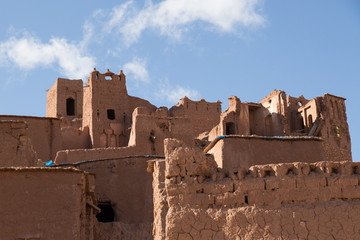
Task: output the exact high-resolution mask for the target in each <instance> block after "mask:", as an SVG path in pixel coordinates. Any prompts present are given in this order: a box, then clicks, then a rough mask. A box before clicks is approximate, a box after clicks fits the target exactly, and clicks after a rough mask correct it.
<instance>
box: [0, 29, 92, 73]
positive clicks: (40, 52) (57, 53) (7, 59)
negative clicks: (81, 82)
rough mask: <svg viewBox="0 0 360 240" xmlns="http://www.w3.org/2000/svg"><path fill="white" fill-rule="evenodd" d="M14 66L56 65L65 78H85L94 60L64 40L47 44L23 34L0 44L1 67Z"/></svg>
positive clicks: (25, 68) (51, 40)
mask: <svg viewBox="0 0 360 240" xmlns="http://www.w3.org/2000/svg"><path fill="white" fill-rule="evenodd" d="M9 64H11V65H15V66H17V67H19V68H20V69H22V70H32V69H35V68H38V67H49V66H53V65H56V66H57V67H58V68H59V70H60V72H61V73H62V74H64V75H65V76H66V77H68V78H85V77H86V76H87V75H88V74H89V72H90V71H91V69H92V67H93V66H94V65H95V58H94V57H91V56H88V55H86V54H84V53H83V50H82V47H81V46H80V45H76V44H73V43H69V42H68V41H67V40H66V39H64V38H51V39H50V40H49V42H48V43H43V42H41V40H40V39H38V38H36V37H34V36H30V35H29V34H24V36H23V37H20V38H19V37H10V38H9V39H7V40H6V41H3V42H0V65H1V66H5V65H9Z"/></svg>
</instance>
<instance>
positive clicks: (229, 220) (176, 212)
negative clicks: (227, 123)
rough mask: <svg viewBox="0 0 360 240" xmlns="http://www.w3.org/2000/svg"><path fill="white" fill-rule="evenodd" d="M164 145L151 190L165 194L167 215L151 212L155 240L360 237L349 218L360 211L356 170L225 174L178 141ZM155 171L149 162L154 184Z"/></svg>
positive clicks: (264, 168)
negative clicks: (159, 177)
mask: <svg viewBox="0 0 360 240" xmlns="http://www.w3.org/2000/svg"><path fill="white" fill-rule="evenodd" d="M165 145H166V149H165V153H166V160H165V174H164V175H163V176H164V178H163V181H164V183H165V184H164V187H163V189H164V190H162V191H160V190H157V191H154V199H156V198H158V199H163V198H164V194H163V192H164V191H165V192H166V201H167V205H168V211H167V213H166V214H164V213H160V212H155V222H154V236H155V239H160V237H159V236H163V235H165V236H166V238H167V239H259V238H267V239H277V238H284V239H327V238H331V237H333V238H335V239H357V238H359V237H360V235H359V231H360V217H359V216H358V214H356V213H355V212H357V211H359V210H360V186H359V176H360V163H353V162H317V163H283V164H269V165H261V166H260V165H259V166H253V167H251V168H249V169H246V168H238V169H234V170H232V171H225V170H223V169H218V168H217V167H216V164H215V161H214V159H212V156H205V155H202V156H201V155H200V154H199V153H196V151H195V150H194V149H191V148H188V147H186V146H184V144H182V143H181V142H178V141H176V140H166V144H165ZM161 164H162V163H155V166H154V170H155V172H154V178H155V176H160V175H161V173H157V172H156V171H162V170H163V168H162V167H160V165H161ZM155 183H156V181H155V180H154V184H155ZM161 186H162V184H161V181H157V187H158V188H160V187H161ZM154 202H156V201H155V200H154ZM164 215H166V216H164ZM159 219H160V220H159ZM164 225H165V227H164ZM160 230H161V231H160Z"/></svg>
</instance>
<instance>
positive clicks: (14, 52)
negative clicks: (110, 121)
mask: <svg viewBox="0 0 360 240" xmlns="http://www.w3.org/2000/svg"><path fill="white" fill-rule="evenodd" d="M1 6H2V8H1V9H2V14H1V15H0V23H1V24H0V73H1V77H0V114H16V115H34V116H45V110H46V89H49V88H50V87H51V86H52V85H53V83H54V82H55V80H56V78H57V77H64V78H75V79H77V78H83V79H84V80H86V76H87V74H88V73H89V72H90V71H91V70H92V68H93V67H94V66H95V67H96V68H97V69H98V70H99V71H101V72H105V71H106V69H107V68H109V69H110V70H111V71H113V72H115V73H118V72H119V71H120V69H123V70H124V72H125V74H126V75H127V86H128V92H129V94H131V95H133V96H138V97H142V98H146V99H148V100H150V102H152V103H153V104H155V105H157V106H158V107H159V106H168V107H170V106H172V105H174V104H176V103H177V101H178V100H179V98H181V97H182V96H184V95H186V96H188V97H189V98H190V99H193V100H199V99H200V98H204V99H206V100H207V101H217V100H220V101H222V102H223V110H225V109H226V107H227V98H228V97H229V96H231V95H236V96H238V97H239V98H240V99H241V100H242V101H253V102H257V101H260V100H261V99H262V98H263V97H264V96H266V95H268V94H269V93H270V92H271V91H272V90H273V89H280V90H284V91H286V93H287V94H289V95H291V96H294V97H297V96H299V95H301V94H302V95H304V97H305V98H308V99H311V98H313V97H316V96H321V95H323V94H325V93H331V94H334V95H338V96H342V97H345V98H347V101H346V106H347V115H348V122H349V126H350V134H351V139H352V151H353V158H354V160H355V161H359V159H360V150H358V146H359V144H360V126H359V124H358V122H359V121H358V119H359V118H360V113H359V111H358V110H357V109H358V105H359V104H360V101H359V98H358V95H359V90H360V83H359V80H360V1H358V0H317V1H311V0H303V1H291V0H271V1H270V0H264V1H260V0H259V1H255V0H243V1H241V0H181V1H178V0H163V1H150V0H148V1H110V0H108V1H106V0H105V1H89V0H87V1H85V0H77V1H68V0H63V1H44V0H43V1H37V0H34V1H27V0H18V1H5V2H4V3H2V5H1Z"/></svg>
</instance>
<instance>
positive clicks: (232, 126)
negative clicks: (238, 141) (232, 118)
mask: <svg viewBox="0 0 360 240" xmlns="http://www.w3.org/2000/svg"><path fill="white" fill-rule="evenodd" d="M231 134H235V124H234V123H232V122H228V123H226V135H231Z"/></svg>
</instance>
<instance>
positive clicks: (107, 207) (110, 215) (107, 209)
mask: <svg viewBox="0 0 360 240" xmlns="http://www.w3.org/2000/svg"><path fill="white" fill-rule="evenodd" d="M98 208H100V210H101V212H100V213H97V214H96V218H97V220H98V222H114V219H115V214H114V210H113V208H112V207H111V203H110V202H108V203H99V204H98Z"/></svg>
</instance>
